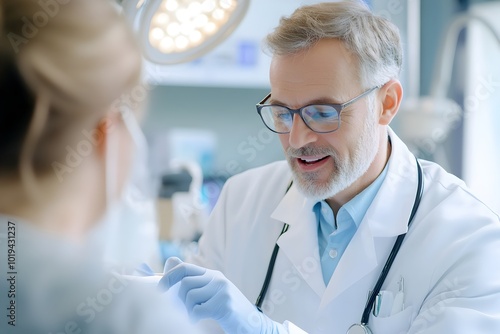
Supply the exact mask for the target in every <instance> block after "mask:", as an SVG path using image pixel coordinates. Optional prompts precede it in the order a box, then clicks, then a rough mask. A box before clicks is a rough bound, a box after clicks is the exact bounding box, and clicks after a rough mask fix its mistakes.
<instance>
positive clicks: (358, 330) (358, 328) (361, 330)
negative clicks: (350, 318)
mask: <svg viewBox="0 0 500 334" xmlns="http://www.w3.org/2000/svg"><path fill="white" fill-rule="evenodd" d="M347 334H372V331H371V330H370V328H368V326H366V325H363V324H354V325H352V326H351V327H349V329H348V330H347Z"/></svg>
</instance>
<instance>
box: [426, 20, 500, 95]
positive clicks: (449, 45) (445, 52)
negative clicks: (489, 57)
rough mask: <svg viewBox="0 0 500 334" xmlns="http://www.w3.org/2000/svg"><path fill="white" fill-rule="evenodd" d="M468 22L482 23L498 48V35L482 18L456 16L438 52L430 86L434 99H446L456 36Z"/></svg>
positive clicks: (455, 46) (499, 37)
mask: <svg viewBox="0 0 500 334" xmlns="http://www.w3.org/2000/svg"><path fill="white" fill-rule="evenodd" d="M470 21H477V22H480V23H482V24H483V25H484V26H485V27H486V28H487V29H488V30H489V31H490V32H491V33H492V35H493V36H494V37H495V39H496V40H497V42H498V44H499V46H500V34H499V33H498V32H497V31H496V30H495V28H493V26H492V25H491V24H490V23H489V22H488V21H487V20H485V19H484V18H483V17H481V16H479V15H476V14H471V13H468V14H461V15H459V16H457V17H456V18H455V19H454V20H453V21H452V22H451V24H450V26H449V27H448V29H447V32H446V34H445V39H444V43H443V46H442V47H441V49H440V52H439V57H438V67H437V68H436V71H435V72H434V76H433V79H432V84H431V95H432V96H433V97H435V98H446V96H447V94H448V88H449V86H450V82H451V72H452V69H453V63H454V53H455V51H456V49H457V42H458V36H459V34H460V31H462V29H463V28H465V27H466V26H467V24H468V23H469V22H470Z"/></svg>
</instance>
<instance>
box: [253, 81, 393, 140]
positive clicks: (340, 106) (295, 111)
mask: <svg viewBox="0 0 500 334" xmlns="http://www.w3.org/2000/svg"><path fill="white" fill-rule="evenodd" d="M382 86H384V85H378V86H375V87H373V88H370V89H368V90H366V91H364V92H363V93H361V94H359V95H358V96H356V97H354V98H352V99H350V100H349V101H347V102H344V103H340V104H338V103H313V104H308V105H306V106H303V107H300V108H299V109H292V108H289V107H287V106H282V105H280V104H264V102H266V101H267V100H268V99H269V98H270V97H271V93H269V94H267V96H266V97H265V98H264V99H262V101H260V102H259V103H257V104H256V105H255V107H256V108H257V113H258V114H259V116H260V118H261V120H262V122H263V123H264V125H265V126H266V128H268V129H269V130H271V131H272V132H274V133H277V134H281V135H284V134H288V133H290V131H291V129H290V130H289V131H287V132H278V131H276V130H273V129H271V128H270V127H269V126H268V125H267V123H266V122H265V121H264V118H263V117H262V114H261V110H262V108H264V107H281V108H285V109H287V110H288V112H289V113H290V114H291V115H292V126H293V118H294V115H295V114H298V115H299V116H300V118H301V119H302V122H304V124H305V125H306V126H307V127H308V128H309V129H310V130H311V131H313V132H316V133H332V132H335V131H337V130H338V129H340V114H341V113H342V111H343V110H344V109H345V108H346V107H348V106H350V105H351V104H353V103H355V102H356V101H358V100H360V99H362V98H363V97H365V96H367V95H368V94H370V93H371V92H373V91H374V90H376V89H379V88H381V87H382ZM310 106H329V107H333V109H335V110H336V111H337V113H338V114H339V126H338V127H337V128H336V129H335V130H331V131H316V130H314V129H312V128H311V127H310V126H309V124H307V122H306V121H305V120H304V116H303V115H302V110H304V109H305V108H307V107H310Z"/></svg>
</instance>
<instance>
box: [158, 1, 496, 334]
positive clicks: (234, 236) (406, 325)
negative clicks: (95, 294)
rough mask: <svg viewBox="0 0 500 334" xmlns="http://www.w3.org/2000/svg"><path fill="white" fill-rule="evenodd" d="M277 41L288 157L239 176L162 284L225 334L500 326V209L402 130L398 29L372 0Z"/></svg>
mask: <svg viewBox="0 0 500 334" xmlns="http://www.w3.org/2000/svg"><path fill="white" fill-rule="evenodd" d="M267 46H268V48H269V50H271V53H272V55H273V59H272V64H271V69H270V80H271V94H270V95H269V96H267V97H266V98H265V99H264V100H263V101H262V102H261V103H259V104H258V105H257V109H258V112H259V114H260V117H261V118H262V120H263V122H264V124H265V126H266V127H267V128H269V130H271V131H273V132H276V133H278V135H279V138H280V140H281V144H282V146H283V149H284V153H285V155H286V159H287V161H286V162H285V161H280V162H276V163H272V164H269V165H267V166H263V167H260V168H257V169H253V170H249V171H247V172H244V173H242V174H240V175H238V176H235V177H233V178H231V179H230V180H229V181H228V182H227V183H226V185H225V186H224V190H223V192H222V194H221V197H220V199H219V201H218V203H217V206H216V208H215V209H214V212H213V214H212V216H211V220H210V223H209V224H208V226H207V228H206V232H205V234H204V235H203V237H202V238H201V240H200V245H199V253H198V254H197V255H196V256H195V257H194V259H192V260H191V262H192V263H191V264H188V263H181V262H180V260H176V259H170V260H169V261H168V262H167V264H166V272H165V276H164V277H163V279H162V281H161V284H162V285H163V286H165V287H166V288H169V287H171V286H173V285H175V284H177V283H180V285H179V295H180V297H181V299H182V300H183V301H184V303H185V305H186V308H187V310H188V312H189V314H190V315H191V317H192V318H193V319H202V318H212V319H215V320H216V321H217V322H218V323H219V325H220V326H221V327H222V329H223V330H224V331H225V332H227V333H303V332H304V331H305V332H307V333H315V334H320V333H328V334H332V333H335V334H337V333H353V334H354V333H356V334H358V333H370V332H371V333H373V334H392V333H394V334H396V333H422V334H423V333H426V334H430V333H433V334H434V333H435V334H442V333H455V334H457V333H460V334H462V333H463V334H471V333H500V265H499V264H498V259H499V258H500V222H499V217H498V216H497V215H496V214H495V213H493V212H492V211H491V210H490V209H489V208H488V207H487V206H486V205H485V204H483V203H482V202H481V201H480V200H479V199H478V198H476V197H475V196H474V195H473V194H472V193H471V192H470V190H469V189H468V188H467V187H466V185H465V184H464V183H463V182H462V181H461V180H459V179H457V178H456V177H454V176H453V175H450V174H448V173H447V172H446V171H445V170H443V169H442V168H441V167H440V166H438V165H436V164H435V163H432V162H429V161H423V160H420V161H417V160H416V158H415V157H414V156H413V155H412V154H411V153H410V151H409V150H408V148H407V147H406V146H405V144H404V143H403V142H402V141H401V140H400V139H399V138H398V137H397V135H396V134H395V133H394V132H393V131H392V130H391V129H390V127H389V124H390V122H391V121H392V119H393V118H394V116H395V115H396V113H397V112H398V109H399V106H400V104H401V100H402V97H403V88H402V87H401V84H400V82H399V81H398V76H399V72H400V70H401V63H402V51H401V42H400V37H399V33H398V30H397V28H396V27H395V26H394V25H393V24H391V23H390V22H388V21H387V20H386V19H384V18H381V17H379V16H376V15H374V14H373V13H371V12H370V10H369V9H368V8H367V7H366V6H364V5H363V4H361V3H360V2H356V1H345V2H332V3H323V4H318V5H313V6H306V7H302V8H300V9H298V10H297V11H295V13H293V14H292V15H291V16H290V17H289V18H285V19H282V20H281V22H280V25H279V26H278V27H277V28H276V30H275V31H274V32H273V33H271V34H270V35H269V36H268V37H267ZM421 189H423V192H422V193H421ZM413 216H414V217H413ZM413 218H414V219H413ZM410 223H411V224H410ZM405 233H406V236H405V238H404V240H403V242H402V244H401V247H400V249H399V250H397V246H395V244H396V239H397V238H398V236H400V235H404V234H405ZM400 238H401V237H400ZM393 248H396V251H392V250H393ZM391 251H392V252H391ZM391 253H392V254H391ZM390 255H391V256H390ZM392 257H394V262H393V263H392V266H390V264H388V258H392ZM272 258H274V260H273V259H272ZM384 266H386V268H387V266H390V268H388V271H387V270H383V268H384ZM206 268H207V269H206ZM208 268H209V269H208ZM383 272H384V273H385V274H387V276H386V277H384V276H385V275H384V274H383ZM266 276H267V279H266ZM266 281H267V282H266ZM264 282H266V283H267V284H265V283H264ZM377 282H379V284H378V285H380V286H379V287H376V285H377ZM266 286H267V287H266Z"/></svg>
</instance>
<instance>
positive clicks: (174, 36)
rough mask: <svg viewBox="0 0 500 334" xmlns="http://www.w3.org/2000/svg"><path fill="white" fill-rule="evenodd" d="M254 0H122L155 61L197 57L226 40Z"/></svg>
mask: <svg viewBox="0 0 500 334" xmlns="http://www.w3.org/2000/svg"><path fill="white" fill-rule="evenodd" d="M249 1H250V0H122V6H123V8H124V10H125V14H126V15H127V17H128V18H129V19H130V21H131V22H132V25H133V28H134V30H135V31H136V32H137V33H138V35H139V41H140V43H141V44H142V47H143V49H144V56H145V58H146V59H147V60H149V61H151V62H152V63H154V64H159V65H171V64H178V63H183V62H188V61H191V60H194V59H196V58H198V57H200V56H202V55H204V54H205V53H207V52H208V51H210V50H211V49H213V48H214V47H215V46H217V45H218V44H219V43H221V42H222V41H223V40H225V39H226V38H227V37H228V36H229V35H230V34H231V33H232V32H233V31H234V30H235V29H236V27H237V26H238V24H239V23H240V22H241V21H242V19H243V17H244V16H245V13H246V11H247V10H248V6H249Z"/></svg>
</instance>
